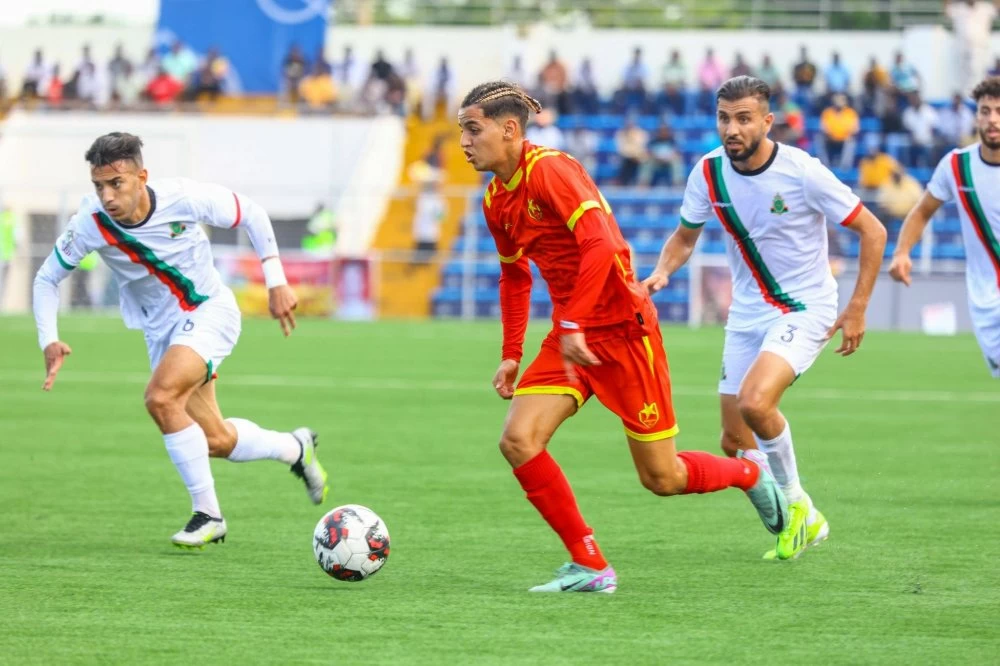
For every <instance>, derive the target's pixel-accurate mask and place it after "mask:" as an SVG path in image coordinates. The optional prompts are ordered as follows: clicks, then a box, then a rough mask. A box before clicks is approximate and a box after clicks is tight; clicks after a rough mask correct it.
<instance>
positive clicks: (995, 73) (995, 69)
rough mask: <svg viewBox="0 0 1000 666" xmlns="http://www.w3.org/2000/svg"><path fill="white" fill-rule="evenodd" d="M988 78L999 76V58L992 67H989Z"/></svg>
mask: <svg viewBox="0 0 1000 666" xmlns="http://www.w3.org/2000/svg"><path fill="white" fill-rule="evenodd" d="M989 76H1000V58H997V59H996V60H994V61H993V66H992V67H990V71H989Z"/></svg>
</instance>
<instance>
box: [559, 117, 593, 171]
mask: <svg viewBox="0 0 1000 666" xmlns="http://www.w3.org/2000/svg"><path fill="white" fill-rule="evenodd" d="M600 143H601V139H600V137H598V136H597V132H595V131H593V130H590V129H587V128H586V127H582V126H580V127H577V128H576V129H574V130H573V131H572V132H570V133H569V136H567V137H566V152H568V153H569V154H570V155H572V156H573V157H575V158H576V159H577V161H579V162H580V164H582V165H583V167H584V168H585V169H586V170H587V171H588V172H589V173H590V175H591V176H594V174H595V173H596V170H597V149H598V147H599V146H600Z"/></svg>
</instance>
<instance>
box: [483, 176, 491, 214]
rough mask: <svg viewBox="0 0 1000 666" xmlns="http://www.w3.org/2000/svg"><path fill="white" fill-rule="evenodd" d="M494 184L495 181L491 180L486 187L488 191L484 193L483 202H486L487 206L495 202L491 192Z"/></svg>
mask: <svg viewBox="0 0 1000 666" xmlns="http://www.w3.org/2000/svg"><path fill="white" fill-rule="evenodd" d="M492 185H493V181H490V184H489V185H488V186H487V187H486V192H484V193H483V203H485V204H486V207H487V208H489V207H490V206H491V205H492V204H493V194H492V193H491V192H490V189H491V187H492Z"/></svg>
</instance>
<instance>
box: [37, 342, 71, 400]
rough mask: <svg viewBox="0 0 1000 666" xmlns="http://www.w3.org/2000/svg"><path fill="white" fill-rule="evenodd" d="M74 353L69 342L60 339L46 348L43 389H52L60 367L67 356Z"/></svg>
mask: <svg viewBox="0 0 1000 666" xmlns="http://www.w3.org/2000/svg"><path fill="white" fill-rule="evenodd" d="M72 353H73V350H72V349H70V348H69V345H68V344H66V343H65V342H59V341H58V340H57V341H56V342H53V343H50V344H49V346H48V347H46V348H45V383H44V384H42V390H43V391H51V390H52V385H53V384H55V383H56V375H57V374H58V373H59V368H61V367H62V364H63V361H64V360H65V359H66V357H67V356H69V355H70V354H72Z"/></svg>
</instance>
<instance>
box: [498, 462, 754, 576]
mask: <svg viewBox="0 0 1000 666" xmlns="http://www.w3.org/2000/svg"><path fill="white" fill-rule="evenodd" d="M514 476H515V477H516V478H517V480H518V482H519V483H520V484H521V487H522V488H524V492H525V495H527V497H528V501H529V502H531V503H532V504H533V505H534V507H535V508H536V509H537V510H538V513H540V514H542V518H544V519H545V522H547V523H548V524H549V527H551V528H552V529H553V530H555V533H556V534H558V535H559V538H560V539H562V542H563V544H565V546H566V549H567V550H568V551H569V553H570V555H571V556H572V558H573V561H574V562H576V563H577V564H580V565H583V566H585V567H589V568H591V569H597V570H600V569H604V568H605V567H606V566H608V563H607V560H605V559H604V556H603V555H602V554H601V549H600V548H598V547H597V542H596V541H594V537H592V536H591V535H592V534H593V533H594V531H593V530H592V529H590V528H589V527H587V523H586V522H584V520H583V516H582V515H581V514H580V507H578V506H577V504H576V497H574V496H573V489H572V488H570V485H569V481H567V480H566V475H565V474H563V471H562V469H560V467H559V465H558V463H556V461H555V460H554V459H553V458H552V456H550V455H549V452H548V451H542V452H541V453H539V454H538V455H537V456H535V457H534V458H532V459H531V460H529V461H528V462H526V463H524V464H523V465H521V466H520V467H517V468H516V469H515V470H514ZM755 480H756V478H755Z"/></svg>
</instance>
